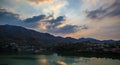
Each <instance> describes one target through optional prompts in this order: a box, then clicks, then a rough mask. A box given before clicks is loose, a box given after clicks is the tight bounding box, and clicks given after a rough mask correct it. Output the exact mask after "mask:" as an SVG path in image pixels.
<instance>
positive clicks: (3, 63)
mask: <svg viewBox="0 0 120 65" xmlns="http://www.w3.org/2000/svg"><path fill="white" fill-rule="evenodd" d="M0 65H120V60H118V59H111V58H96V57H80V56H79V57H75V56H70V57H69V56H58V55H57V54H52V55H1V56H0Z"/></svg>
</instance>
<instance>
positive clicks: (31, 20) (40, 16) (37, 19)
mask: <svg viewBox="0 0 120 65" xmlns="http://www.w3.org/2000/svg"><path fill="white" fill-rule="evenodd" d="M45 17H46V16H45V15H39V16H33V17H32V18H27V19H25V20H24V22H27V23H34V22H38V21H41V20H42V19H45Z"/></svg>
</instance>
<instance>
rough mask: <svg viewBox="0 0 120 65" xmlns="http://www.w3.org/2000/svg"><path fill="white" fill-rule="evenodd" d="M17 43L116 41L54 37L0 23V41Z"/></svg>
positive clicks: (43, 43)
mask: <svg viewBox="0 0 120 65" xmlns="http://www.w3.org/2000/svg"><path fill="white" fill-rule="evenodd" d="M13 42H14V43H17V44H19V45H26V44H28V45H36V46H38V45H39V46H51V45H56V44H59V43H62V42H67V43H68V42H91V43H116V41H114V40H112V41H111V40H104V41H100V40H97V39H93V38H80V39H74V38H71V37H66V38H63V37H55V36H53V35H51V34H48V33H41V32H37V31H34V30H31V29H26V28H24V27H21V26H13V25H0V43H13Z"/></svg>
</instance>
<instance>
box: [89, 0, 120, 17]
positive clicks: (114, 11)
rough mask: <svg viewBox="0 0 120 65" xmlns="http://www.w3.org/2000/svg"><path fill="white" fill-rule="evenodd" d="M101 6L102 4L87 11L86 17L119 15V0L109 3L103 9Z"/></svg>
mask: <svg viewBox="0 0 120 65" xmlns="http://www.w3.org/2000/svg"><path fill="white" fill-rule="evenodd" d="M103 8H104V6H102V7H100V8H99V9H96V10H93V11H89V12H87V13H88V14H87V17H88V18H91V19H101V18H104V17H106V16H108V17H113V16H120V0H116V1H115V2H114V3H113V4H111V6H109V7H107V8H105V9H103ZM111 10H112V11H111Z"/></svg>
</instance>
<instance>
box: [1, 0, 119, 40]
mask: <svg viewBox="0 0 120 65" xmlns="http://www.w3.org/2000/svg"><path fill="white" fill-rule="evenodd" d="M5 24H9V25H17V26H23V27H26V28H29V29H34V30H36V31H39V32H43V33H50V34H52V35H55V36H62V37H72V38H82V37H85V38H87V37H90V38H96V39H100V40H107V39H113V40H120V0H0V25H5Z"/></svg>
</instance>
